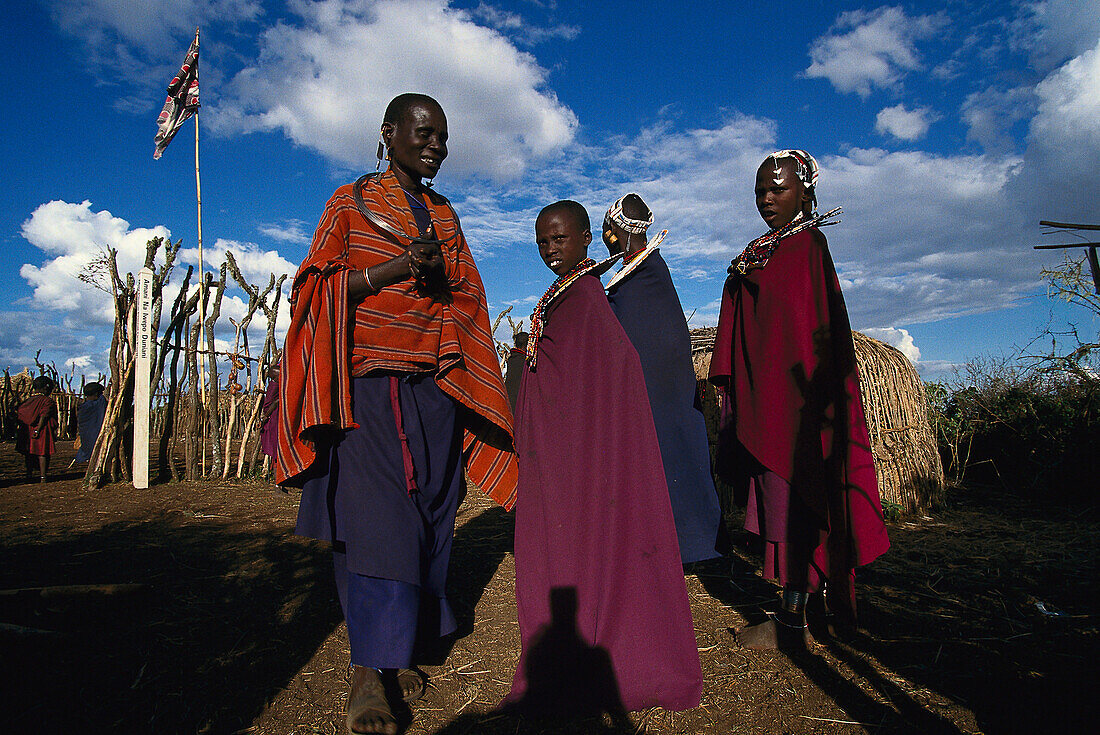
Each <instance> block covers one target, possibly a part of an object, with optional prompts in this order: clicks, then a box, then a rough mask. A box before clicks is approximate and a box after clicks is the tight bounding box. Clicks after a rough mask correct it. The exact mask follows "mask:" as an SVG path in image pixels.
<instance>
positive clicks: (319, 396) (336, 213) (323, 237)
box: [276, 171, 518, 508]
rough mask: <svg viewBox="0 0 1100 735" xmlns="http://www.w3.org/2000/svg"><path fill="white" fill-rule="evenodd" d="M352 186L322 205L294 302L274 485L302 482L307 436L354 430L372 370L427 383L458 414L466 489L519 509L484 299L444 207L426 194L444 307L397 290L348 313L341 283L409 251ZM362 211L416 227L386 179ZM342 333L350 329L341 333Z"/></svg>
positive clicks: (310, 451) (310, 456)
mask: <svg viewBox="0 0 1100 735" xmlns="http://www.w3.org/2000/svg"><path fill="white" fill-rule="evenodd" d="M352 186H353V185H351V184H347V185H345V186H342V187H340V188H339V189H337V190H336V193H335V194H333V195H332V198H331V199H329V202H328V204H327V205H326V206H325V211H324V214H323V215H322V216H321V221H320V223H319V224H318V225H317V231H316V233H315V234H314V236H313V244H312V245H311V246H310V251H309V254H308V255H307V256H306V259H305V261H304V262H303V263H302V265H301V266H300V267H299V268H298V273H297V275H295V277H294V284H293V286H292V288H291V295H290V329H289V331H288V332H287V338H286V348H285V351H284V355H283V360H282V372H281V373H280V386H279V388H280V395H281V401H280V407H279V451H278V461H277V463H276V480H277V481H278V482H280V483H281V482H285V481H286V480H287V479H289V478H293V477H294V476H295V475H298V474H300V473H302V472H304V471H305V470H306V469H308V467H309V466H310V464H311V463H312V462H313V460H314V458H315V456H316V453H315V451H314V448H313V443H312V441H311V440H310V432H311V430H313V429H315V427H325V426H327V427H331V428H336V429H341V430H347V429H352V428H356V424H355V423H354V421H353V420H352V413H351V382H350V381H351V378H352V377H353V376H356V377H358V376H364V375H368V374H372V373H377V372H380V371H400V372H413V373H424V372H427V373H431V374H433V375H434V377H435V380H436V382H437V383H438V384H439V387H440V389H442V390H443V391H444V392H445V393H446V394H447V395H449V396H451V397H452V398H453V399H454V400H455V401H457V402H458V403H459V404H461V405H462V406H463V407H465V408H466V409H468V411H466V412H464V417H465V420H464V436H463V456H464V460H465V467H466V471H467V473H468V474H469V477H470V479H471V480H472V481H473V482H474V483H475V484H476V485H477V486H478V487H479V488H480V489H481V490H483V491H484V492H485V493H486V494H488V495H489V496H490V497H492V498H493V499H494V500H496V501H497V502H498V503H500V504H501V505H503V506H504V507H506V508H511V507H512V505H513V504H514V502H515V488H516V480H517V477H518V468H517V463H516V456H515V452H514V450H513V448H512V412H511V409H510V408H509V406H508V398H507V395H506V394H505V392H504V380H503V378H502V377H501V374H500V363H499V362H498V361H497V360H498V358H497V353H496V348H495V343H494V342H493V338H492V335H491V333H490V326H489V311H488V306H487V305H486V300H485V288H484V286H482V283H481V276H480V275H479V274H478V271H477V267H476V266H475V265H474V261H473V257H472V256H471V254H470V249H469V247H468V246H467V244H466V239H465V237H464V236H463V234H462V230H461V227H460V225H459V222H458V217H457V216H456V215H455V213H454V210H453V209H452V208H451V205H450V203H449V202H448V201H447V199H446V198H445V197H443V196H441V195H439V194H437V193H435V192H430V193H429V195H428V196H429V199H430V201H429V208H430V211H431V216H432V221H433V222H434V223H435V234H436V237H438V238H439V239H440V240H444V241H445V244H444V245H443V254H444V258H445V260H446V262H447V266H446V267H447V282H448V285H449V286H450V289H451V291H452V295H453V301H451V303H440V302H438V301H433V300H432V299H431V298H429V297H426V296H421V295H419V294H417V292H416V288H415V285H414V283H413V282H412V280H411V279H410V280H406V281H402V282H400V283H396V284H394V285H392V286H388V287H386V288H384V289H382V290H381V291H380V292H379V293H377V294H374V295H371V296H368V297H366V298H365V299H363V301H361V302H360V303H359V304H358V306H357V307H356V308H355V311H354V312H351V311H350V310H349V308H348V273H349V271H350V270H351V269H357V270H361V269H363V268H366V267H368V266H374V265H378V264H380V263H383V262H385V261H387V260H389V259H390V258H393V257H395V256H398V255H400V254H402V253H403V252H404V251H405V245H404V243H402V242H398V241H397V238H396V237H395V236H393V235H391V234H390V233H387V232H384V231H383V230H381V229H379V228H377V227H376V226H374V225H373V224H371V223H368V222H367V220H366V219H365V218H364V217H363V215H362V214H361V213H360V212H359V210H358V208H357V207H356V205H355V201H354V197H353V190H352ZM362 194H363V198H364V201H365V204H366V206H367V207H368V208H369V209H370V211H371V212H373V213H375V214H377V215H378V216H379V217H381V218H382V219H384V220H386V221H387V222H388V223H389V224H390V225H392V226H393V227H395V228H396V229H398V230H401V231H402V232H406V233H416V232H417V228H416V224H415V221H414V219H413V217H412V214H411V213H410V211H409V206H408V203H407V200H406V198H405V193H404V191H403V190H402V189H401V187H400V185H399V184H398V183H397V179H396V178H395V177H394V175H393V174H392V173H391V172H389V171H387V172H385V173H384V174H382V176H381V177H380V178H378V179H376V180H373V181H370V182H368V183H367V184H366V186H364V187H363V189H362ZM349 327H350V329H349Z"/></svg>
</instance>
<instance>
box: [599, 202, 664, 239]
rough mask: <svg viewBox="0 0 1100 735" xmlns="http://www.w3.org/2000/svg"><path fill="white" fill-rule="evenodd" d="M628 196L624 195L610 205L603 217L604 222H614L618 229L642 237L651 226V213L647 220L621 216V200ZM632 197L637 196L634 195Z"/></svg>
mask: <svg viewBox="0 0 1100 735" xmlns="http://www.w3.org/2000/svg"><path fill="white" fill-rule="evenodd" d="M628 196H630V195H629V194H626V195H624V196H623V197H622V198H621V199H619V201H617V202H615V203H614V204H612V205H611V209H609V210H607V214H606V215H604V218H603V220H604V222H614V223H615V224H617V225H618V226H619V227H622V228H623V229H624V230H626V231H627V232H631V233H633V234H635V235H644V234H645V231H646V230H648V229H649V226H650V225H651V224H653V212H650V213H649V219H630V218H629V217H627V216H626V215H625V214H623V199H626V198H627V197H628ZM634 196H638V195H637V194H635V195H634Z"/></svg>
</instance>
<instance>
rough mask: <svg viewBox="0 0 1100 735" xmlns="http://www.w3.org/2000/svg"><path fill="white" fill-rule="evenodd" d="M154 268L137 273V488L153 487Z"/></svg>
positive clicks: (135, 473)
mask: <svg viewBox="0 0 1100 735" xmlns="http://www.w3.org/2000/svg"><path fill="white" fill-rule="evenodd" d="M152 311H153V271H152V269H151V268H142V269H141V270H140V271H138V275H137V320H136V321H137V334H136V340H135V352H136V354H135V361H134V472H133V477H134V488H135V489H138V490H144V489H145V488H147V487H149V407H150V397H149V376H150V368H151V367H152V356H153V352H152V348H153V340H155V339H156V335H155V334H153V333H152V323H153V318H152Z"/></svg>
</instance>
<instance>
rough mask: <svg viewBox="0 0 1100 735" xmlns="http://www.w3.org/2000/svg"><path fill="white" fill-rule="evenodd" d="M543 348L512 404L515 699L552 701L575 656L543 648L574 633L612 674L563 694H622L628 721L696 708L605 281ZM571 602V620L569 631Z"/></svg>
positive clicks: (641, 427)
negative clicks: (516, 489) (561, 668)
mask: <svg viewBox="0 0 1100 735" xmlns="http://www.w3.org/2000/svg"><path fill="white" fill-rule="evenodd" d="M538 349H539V353H540V354H539V359H538V363H537V367H536V368H535V369H534V370H532V369H531V367H530V364H528V365H527V366H526V367H525V369H524V374H523V381H522V383H521V385H520V389H519V399H518V402H517V404H516V416H517V419H516V426H517V448H518V450H519V452H520V457H521V459H520V497H519V502H518V504H517V506H516V532H515V561H516V605H517V611H518V616H519V626H520V637H521V644H522V653H521V656H520V662H519V665H518V666H517V669H516V675H515V678H514V680H513V684H512V693H511V695H510V699H511V700H512V701H516V702H519V701H521V700H523V701H527V700H531V699H532V698H533V699H534V700H535V701H537V700H538V699H539V698H540V697H542V696H545V695H546V694H547V692H546V691H542V692H540V691H539V689H540V688H541V689H546V688H548V687H546V686H540V683H541V684H543V685H545V684H546V683H547V681H546V680H547V677H548V675H549V673H550V671H552V670H553V666H552V662H553V661H554V660H563V659H562V658H561V657H563V656H567V653H566V652H565V651H563V650H562V649H561V648H560V647H559V646H557V645H556V644H554V645H550V649H551V650H545V649H546V648H547V645H546V644H552V642H553V641H555V640H557V639H555V637H554V635H553V634H554V631H559V632H560V631H561V630H569V631H571V633H570V637H573V636H577V637H579V638H580V639H581V645H583V646H584V647H592V648H595V649H600V650H602V652H603V653H604V654H605V655H607V656H609V658H610V666H611V671H610V672H601V671H597V670H575V669H573V668H570V670H569V671H568V681H565V682H563V681H555V684H556V685H573V686H576V684H577V682H584V686H585V688H586V689H588V690H589V694H591V693H592V692H593V691H600V692H605V693H606V692H608V691H615V692H617V693H618V696H619V697H621V704H622V705H623V706H624V707H625V708H626V709H628V710H636V709H644V708H646V707H652V706H655V705H660V706H662V707H664V708H666V709H673V710H682V709H688V708H690V707H694V706H696V705H698V704H699V696H700V690H701V686H702V674H701V673H700V668H699V653H698V650H697V647H696V642H695V631H694V628H693V626H692V621H691V608H690V605H689V602H688V597H687V588H686V586H685V583H684V573H683V567H682V565H681V561H680V553H679V547H678V545H677V540H676V526H675V524H674V522H673V515H672V507H671V504H670V501H669V495H668V487H667V485H666V483H665V474H664V469H663V466H662V464H661V454H660V450H659V447H658V443H657V434H656V430H655V429H654V426H653V414H652V412H651V411H650V407H649V398H648V396H647V394H646V390H645V382H644V378H643V375H642V368H641V363H640V361H639V359H638V354H637V352H636V351H635V349H634V347H633V345H632V344H631V343H630V340H629V338H628V337H627V335H626V333H625V332H624V331H623V328H622V326H620V324H619V322H618V320H617V319H616V318H615V315H614V313H612V311H611V308H610V306H609V305H608V303H607V298H606V296H605V295H604V291H603V287H602V285H601V284H600V282H599V280H598V279H597V278H596V277H595V276H592V275H584V276H581V277H579V278H578V279H577V280H576V281H575V282H574V283H573V284H572V285H571V286H570V287H569V288H568V290H566V291H564V293H562V294H561V295H560V296H559V297H558V298H557V299H556V300H555V301H554V302H553V303H551V304H550V306H549V307H548V308H547V321H546V329H545V332H544V333H543V338H542V340H541V341H540V342H539V347H538ZM563 593H564V594H566V595H569V596H571V597H572V598H573V600H574V602H575V609H574V610H571V611H570V613H569V615H568V619H565V620H560V619H557V617H556V616H555V606H554V603H553V598H554V596H555V594H563ZM540 640H541V641H543V642H544V644H540ZM548 659H549V660H548ZM564 660H568V659H567V658H566V659H564ZM544 664H546V666H545V667H544ZM608 685H613V686H610V688H609V687H608ZM550 688H553V687H550ZM532 704H534V702H532ZM574 704H575V703H574Z"/></svg>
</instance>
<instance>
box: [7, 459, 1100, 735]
mask: <svg viewBox="0 0 1100 735" xmlns="http://www.w3.org/2000/svg"><path fill="white" fill-rule="evenodd" d="M71 454H72V452H71V449H69V448H68V446H67V445H63V447H62V449H61V452H60V454H59V455H58V456H56V457H55V462H54V464H55V472H54V474H55V479H53V480H52V481H51V482H49V483H47V484H38V483H37V482H36V483H33V484H26V483H25V482H24V476H23V471H22V458H21V457H19V456H18V455H16V454H15V452H14V451H13V449H12V445H11V444H10V443H5V444H3V445H0V472H2V474H0V498H2V499H3V503H2V504H0V590H2V591H0V647H2V648H0V651H2V660H3V666H2V670H3V678H2V679H0V691H2V692H3V694H4V696H3V703H4V704H3V707H4V714H3V718H2V721H3V722H5V723H6V724H7V726H8V727H7V728H6V729H7V730H8V731H9V732H18V733H37V732H42V733H60V732H68V733H75V732H80V733H98V732H111V733H147V732H148V733H270V734H272V735H275V734H278V735H287V734H291V733H293V734H298V733H302V734H304V733H342V732H343V731H344V729H343V716H342V709H343V704H344V698H345V683H344V675H345V670H346V667H347V662H348V643H347V633H346V630H345V628H344V625H343V622H342V619H341V616H340V613H339V607H338V604H337V601H336V593H335V588H334V586H333V584H332V581H331V572H330V560H329V556H328V554H327V552H326V550H325V549H324V548H323V547H322V546H320V545H318V544H314V543H312V542H307V541H305V540H303V539H299V538H296V537H294V536H293V535H291V533H290V531H291V528H292V525H293V519H294V515H295V510H296V504H297V499H296V497H295V495H294V494H293V492H292V493H291V494H289V495H288V494H283V493H280V492H276V491H274V490H273V488H271V487H269V486H259V485H240V484H221V483H216V482H209V483H203V484H188V483H182V484H171V485H159V486H155V487H153V488H151V489H149V490H143V491H136V490H134V489H133V488H132V487H129V486H127V485H111V486H108V487H105V488H102V489H98V490H91V491H86V490H84V489H83V488H82V487H81V483H80V476H79V475H78V474H77V473H75V472H64V470H63V468H64V465H65V464H67V462H68V460H69V458H70V457H71ZM890 535H891V539H892V541H893V547H892V549H891V550H890V552H889V553H888V554H887V555H886V556H884V557H883V558H881V559H879V560H878V561H876V562H875V563H874V564H873V565H871V566H870V567H868V568H866V569H865V570H863V571H862V573H861V575H860V596H859V600H860V606H861V608H860V611H861V615H862V620H861V623H862V626H863V627H862V629H861V630H860V632H859V633H858V635H856V636H855V637H854V638H852V639H851V640H848V641H845V642H843V643H840V642H834V643H830V644H828V645H816V646H814V647H813V648H812V650H810V651H809V652H808V653H807V654H805V655H801V656H794V657H788V656H786V655H784V654H779V653H771V652H752V651H745V650H741V649H739V648H738V647H737V646H736V644H735V642H734V638H733V634H732V631H733V630H736V629H737V628H740V627H742V626H743V625H745V624H746V623H750V622H756V621H758V620H759V619H760V615H761V613H760V605H761V604H763V605H764V606H765V607H772V608H774V606H775V604H776V592H775V588H774V587H772V586H771V585H770V584H768V583H766V582H764V581H762V580H761V579H760V578H759V577H758V576H756V574H755V572H754V570H755V569H756V568H757V567H756V564H757V560H756V559H755V558H754V557H753V555H752V554H751V553H749V552H748V551H747V550H745V548H740V547H739V548H738V549H737V550H736V551H735V552H734V553H733V554H732V555H731V556H730V557H729V558H728V559H725V560H720V561H715V562H713V563H710V562H708V563H707V564H705V565H702V566H699V567H697V568H695V569H692V570H691V573H690V574H689V575H688V577H687V583H688V590H689V593H690V595H691V600H692V611H693V614H694V621H695V629H696V634H697V638H698V643H699V652H700V657H701V659H702V664H703V674H704V688H703V702H702V705H701V706H700V707H698V708H697V709H695V710H692V711H689V712H666V711H663V710H661V709H653V710H649V711H645V712H635V713H631V714H630V716H629V721H625V720H623V719H622V718H618V719H613V718H608V717H605V718H601V719H589V720H575V721H545V720H530V719H522V718H520V717H518V716H515V715H503V714H499V713H497V712H495V707H496V706H497V705H498V703H499V702H500V700H501V698H502V697H503V696H504V694H505V693H506V692H507V690H508V687H509V683H510V681H511V676H512V671H513V669H514V667H515V663H516V658H517V656H518V652H519V643H518V638H519V636H518V629H517V625H516V622H515V600H514V596H513V589H512V586H513V578H514V566H513V561H512V556H511V553H510V549H511V546H512V521H511V518H510V516H508V515H507V514H505V513H504V512H503V511H502V510H501V509H499V508H497V507H494V506H493V505H492V504H491V503H490V502H489V501H487V500H486V499H484V498H482V497H470V498H469V499H468V500H467V502H466V504H465V505H464V507H463V509H462V511H461V513H460V516H459V526H458V528H457V530H456V537H455V544H454V556H453V562H452V574H451V598H452V603H453V605H454V607H455V609H456V612H457V613H458V615H459V623H460V632H459V635H458V636H457V637H456V638H455V639H454V640H451V641H449V642H448V644H447V646H446V648H445V649H444V650H441V651H437V652H435V656H434V659H433V661H432V663H431V665H427V666H425V667H424V670H425V671H426V672H427V673H428V674H429V675H430V682H431V685H430V687H429V690H428V693H427V695H426V696H425V698H424V699H423V700H422V701H421V702H419V703H418V704H417V705H415V707H414V712H413V713H412V714H411V716H406V718H405V720H406V726H407V730H406V731H407V732H408V733H418V734H421V733H423V734H427V733H447V734H457V733H490V734H493V733H500V734H504V733H508V734H509V735H513V734H518V733H628V732H636V733H840V734H845V733H861V732H867V733H940V732H942V733H977V732H984V733H1003V732H1027V733H1038V732H1052V733H1060V732H1073V731H1077V730H1080V729H1082V727H1083V726H1084V725H1086V724H1088V723H1095V722H1096V721H1097V715H1098V714H1100V712H1098V709H1100V708H1098V705H1097V695H1098V694H1100V686H1098V684H1100V682H1098V679H1100V667H1097V665H1096V656H1097V652H1098V641H1100V636H1098V634H1097V620H1098V618H1097V605H1096V603H1097V592H1096V590H1097V580H1098V577H1097V558H1098V552H1100V543H1098V542H1100V520H1098V517H1097V514H1096V512H1095V511H1092V512H1083V511H1082V510H1081V509H1079V508H1078V509H1066V508H1052V507H1044V506H1041V505H1038V504H1034V503H1026V502H1023V501H1021V500H1019V499H1017V498H1013V497H1011V496H1008V497H1006V496H1005V495H1004V494H1003V493H1000V494H996V493H993V492H992V491H990V490H988V489H987V490H980V489H968V490H956V491H954V492H953V493H952V495H951V500H950V504H949V506H948V507H947V508H944V509H942V510H940V511H938V512H936V513H935V517H934V518H920V519H910V520H908V521H906V522H899V523H893V524H891V527H890ZM62 585H95V587H91V588H83V589H81V588H76V589H72V588H69V589H60V590H51V591H46V592H40V591H38V590H37V589H31V588H41V587H55V586H62ZM104 585H107V586H106V587H104ZM15 590H22V591H19V592H16V591H15ZM1093 726H1094V725H1093Z"/></svg>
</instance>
